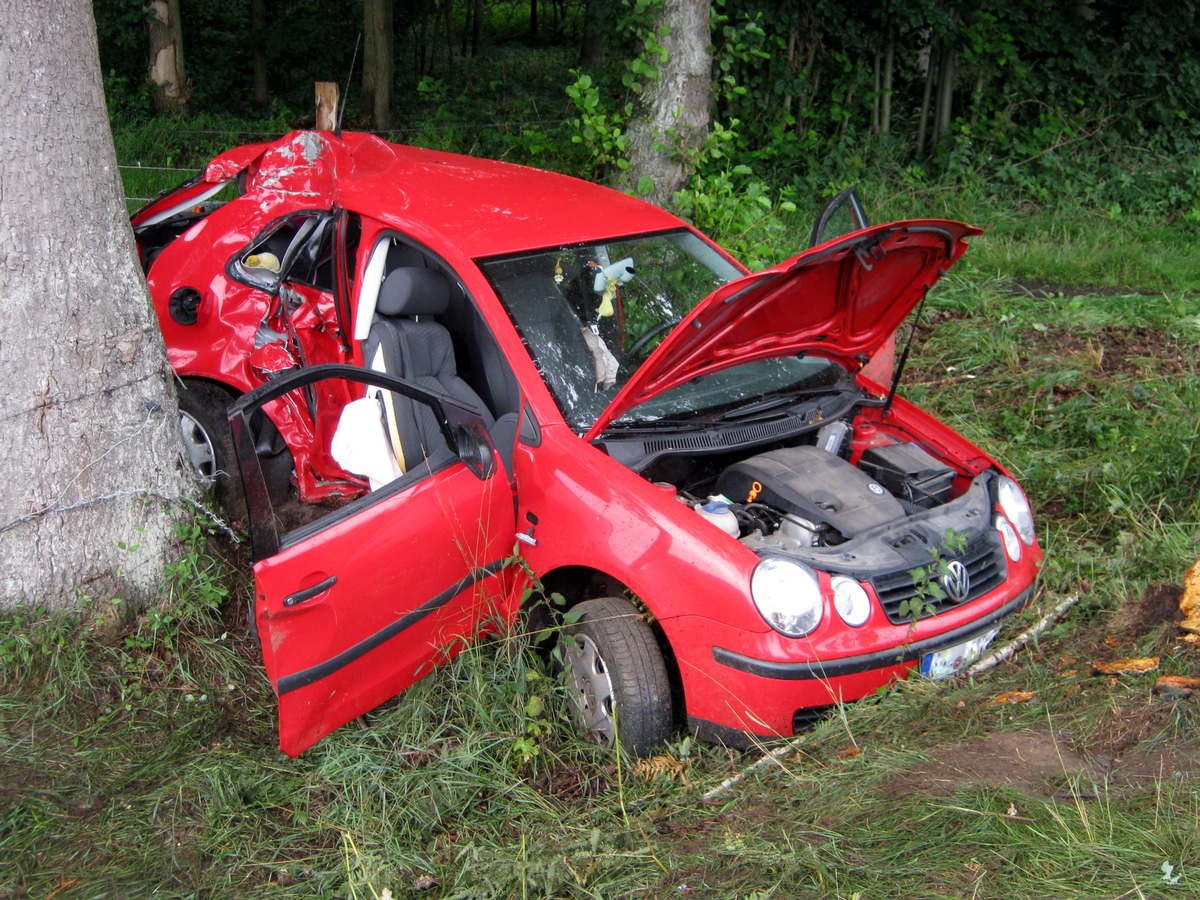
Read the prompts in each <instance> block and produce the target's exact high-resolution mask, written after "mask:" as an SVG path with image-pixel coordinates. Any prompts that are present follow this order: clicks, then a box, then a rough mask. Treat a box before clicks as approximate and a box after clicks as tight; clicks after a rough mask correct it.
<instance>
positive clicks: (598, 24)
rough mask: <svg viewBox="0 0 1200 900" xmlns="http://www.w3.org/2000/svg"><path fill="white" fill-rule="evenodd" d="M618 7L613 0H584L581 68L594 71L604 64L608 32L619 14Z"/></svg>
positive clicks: (580, 51) (606, 54)
mask: <svg viewBox="0 0 1200 900" xmlns="http://www.w3.org/2000/svg"><path fill="white" fill-rule="evenodd" d="M619 9H620V8H619V7H618V6H617V5H616V4H615V3H614V0H585V2H584V4H583V27H582V32H583V34H582V36H581V38H580V42H579V65H580V67H581V68H583V69H585V70H587V71H592V72H594V71H596V70H597V69H599V68H600V67H601V66H603V65H604V61H605V59H606V58H607V56H608V33H609V31H610V30H611V29H612V23H613V21H614V20H615V19H616V17H617V16H618V15H619V14H620V12H619Z"/></svg>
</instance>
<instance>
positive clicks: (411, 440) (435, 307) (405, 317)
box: [363, 267, 493, 472]
mask: <svg viewBox="0 0 1200 900" xmlns="http://www.w3.org/2000/svg"><path fill="white" fill-rule="evenodd" d="M449 299H450V283H449V281H447V279H446V277H445V276H444V275H442V274H441V273H440V272H438V271H436V270H434V269H425V268H413V267H402V268H398V269H395V270H393V271H392V272H390V273H389V274H388V276H387V277H386V278H385V279H384V280H383V284H381V285H380V287H379V299H378V301H377V302H376V306H375V319H374V321H373V322H372V324H371V330H370V333H369V334H368V336H367V339H366V340H365V341H364V342H363V359H364V360H365V361H366V364H367V366H368V367H369V368H371V369H374V370H375V371H377V372H386V373H387V374H389V375H395V376H397V377H399V378H404V379H406V380H408V381H411V382H413V383H414V384H416V385H418V386H419V387H423V388H427V389H429V390H432V391H436V392H439V393H444V394H449V395H450V396H451V397H453V398H455V399H456V400H461V401H462V402H464V403H467V404H470V405H471V406H472V407H474V408H475V409H476V410H478V411H479V413H480V415H481V416H482V417H483V419H484V421H485V423H486V425H487V426H488V427H489V428H490V427H491V426H492V424H493V420H492V417H491V415H490V413H489V412H488V411H487V408H486V407H485V406H484V404H483V402H482V400H481V399H480V398H479V395H478V394H477V393H475V391H474V390H473V389H472V388H471V386H470V385H468V384H467V383H466V382H465V381H463V379H462V378H460V377H459V376H458V369H457V365H456V362H455V358H454V348H453V345H452V343H451V339H450V332H449V331H447V330H446V328H445V326H443V325H442V324H441V323H439V322H436V321H434V320H433V319H432V318H431V317H433V316H437V315H441V314H442V313H444V312H445V311H446V306H447V304H448V302H449ZM378 396H379V398H380V400H381V401H382V404H383V412H384V421H385V425H386V429H387V432H388V438H389V440H390V442H391V445H392V451H393V453H395V455H396V462H397V463H398V464H399V467H400V470H401V471H402V472H408V471H410V470H411V469H413V468H414V467H416V466H417V465H420V464H422V463H427V464H428V465H429V467H430V468H435V467H436V466H438V465H439V464H441V463H443V462H445V461H447V460H448V459H451V458H453V457H454V455H455V451H454V450H453V448H451V447H450V446H449V445H448V444H447V443H446V439H445V435H444V434H443V433H442V430H441V428H440V427H439V425H438V422H437V419H436V417H435V416H434V414H433V411H432V410H431V409H430V408H429V407H428V406H426V405H425V404H424V403H417V402H415V401H413V400H410V399H409V398H407V397H404V396H401V395H399V394H394V393H392V392H391V391H379V392H378Z"/></svg>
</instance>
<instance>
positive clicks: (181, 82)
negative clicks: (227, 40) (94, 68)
mask: <svg viewBox="0 0 1200 900" xmlns="http://www.w3.org/2000/svg"><path fill="white" fill-rule="evenodd" d="M146 8H147V10H148V12H149V17H148V18H147V20H146V36H147V41H148V43H149V51H150V81H151V83H152V84H153V85H154V109H155V110H156V111H157V112H158V113H160V114H161V113H182V112H185V111H186V110H187V101H188V93H189V92H188V87H187V81H186V79H185V77H184V68H183V28H182V25H181V24H180V17H179V0H149V2H148V3H147V4H146ZM93 30H94V26H93Z"/></svg>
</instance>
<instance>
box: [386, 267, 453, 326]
mask: <svg viewBox="0 0 1200 900" xmlns="http://www.w3.org/2000/svg"><path fill="white" fill-rule="evenodd" d="M449 303H450V282H449V281H447V280H446V277H445V276H444V275H442V274H441V273H440V272H437V271H435V270H433V269H421V268H408V267H405V268H401V269H394V270H393V271H392V272H390V273H389V274H388V276H387V277H386V278H385V279H383V284H381V285H380V286H379V299H378V300H377V301H376V302H375V312H377V313H379V314H380V315H381V316H437V315H441V314H442V313H444V312H445V311H446V307H447V306H448V305H449Z"/></svg>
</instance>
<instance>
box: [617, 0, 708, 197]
mask: <svg viewBox="0 0 1200 900" xmlns="http://www.w3.org/2000/svg"><path fill="white" fill-rule="evenodd" d="M657 24H658V31H659V33H660V34H661V35H662V37H661V39H660V40H661V43H662V46H663V48H664V49H665V50H666V52H667V60H666V62H665V63H662V64H661V65H660V66H659V77H658V78H657V79H656V80H655V81H654V82H652V83H651V84H650V85H649V86H648V87H647V88H646V90H645V91H644V92H643V95H642V98H643V99H642V103H641V104H640V111H639V113H638V114H637V115H636V116H635V118H634V119H633V120H632V121H631V122H630V125H629V129H628V138H629V143H628V153H629V163H630V172H629V175H630V179H629V180H630V182H631V184H630V185H629V186H633V187H636V186H637V185H638V182H639V181H640V180H642V179H643V178H647V177H648V178H649V179H650V180H651V181H652V182H653V187H652V189H651V190H650V191H649V193H648V194H646V198H647V199H648V200H650V201H651V202H653V203H657V204H659V205H660V206H665V205H667V204H668V203H670V202H671V200H672V198H673V197H674V196H675V194H676V193H677V192H678V191H679V190H681V189H682V188H683V187H684V185H685V184H687V180H688V178H689V177H690V175H691V170H692V167H693V165H694V157H695V154H696V151H698V150H699V148H700V147H701V146H702V145H703V144H704V140H705V138H706V137H707V136H708V124H709V105H710V103H711V102H712V49H711V46H710V40H711V38H710V32H709V0H663V3H662V6H661V7H660V9H659V13H658V23H657Z"/></svg>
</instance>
